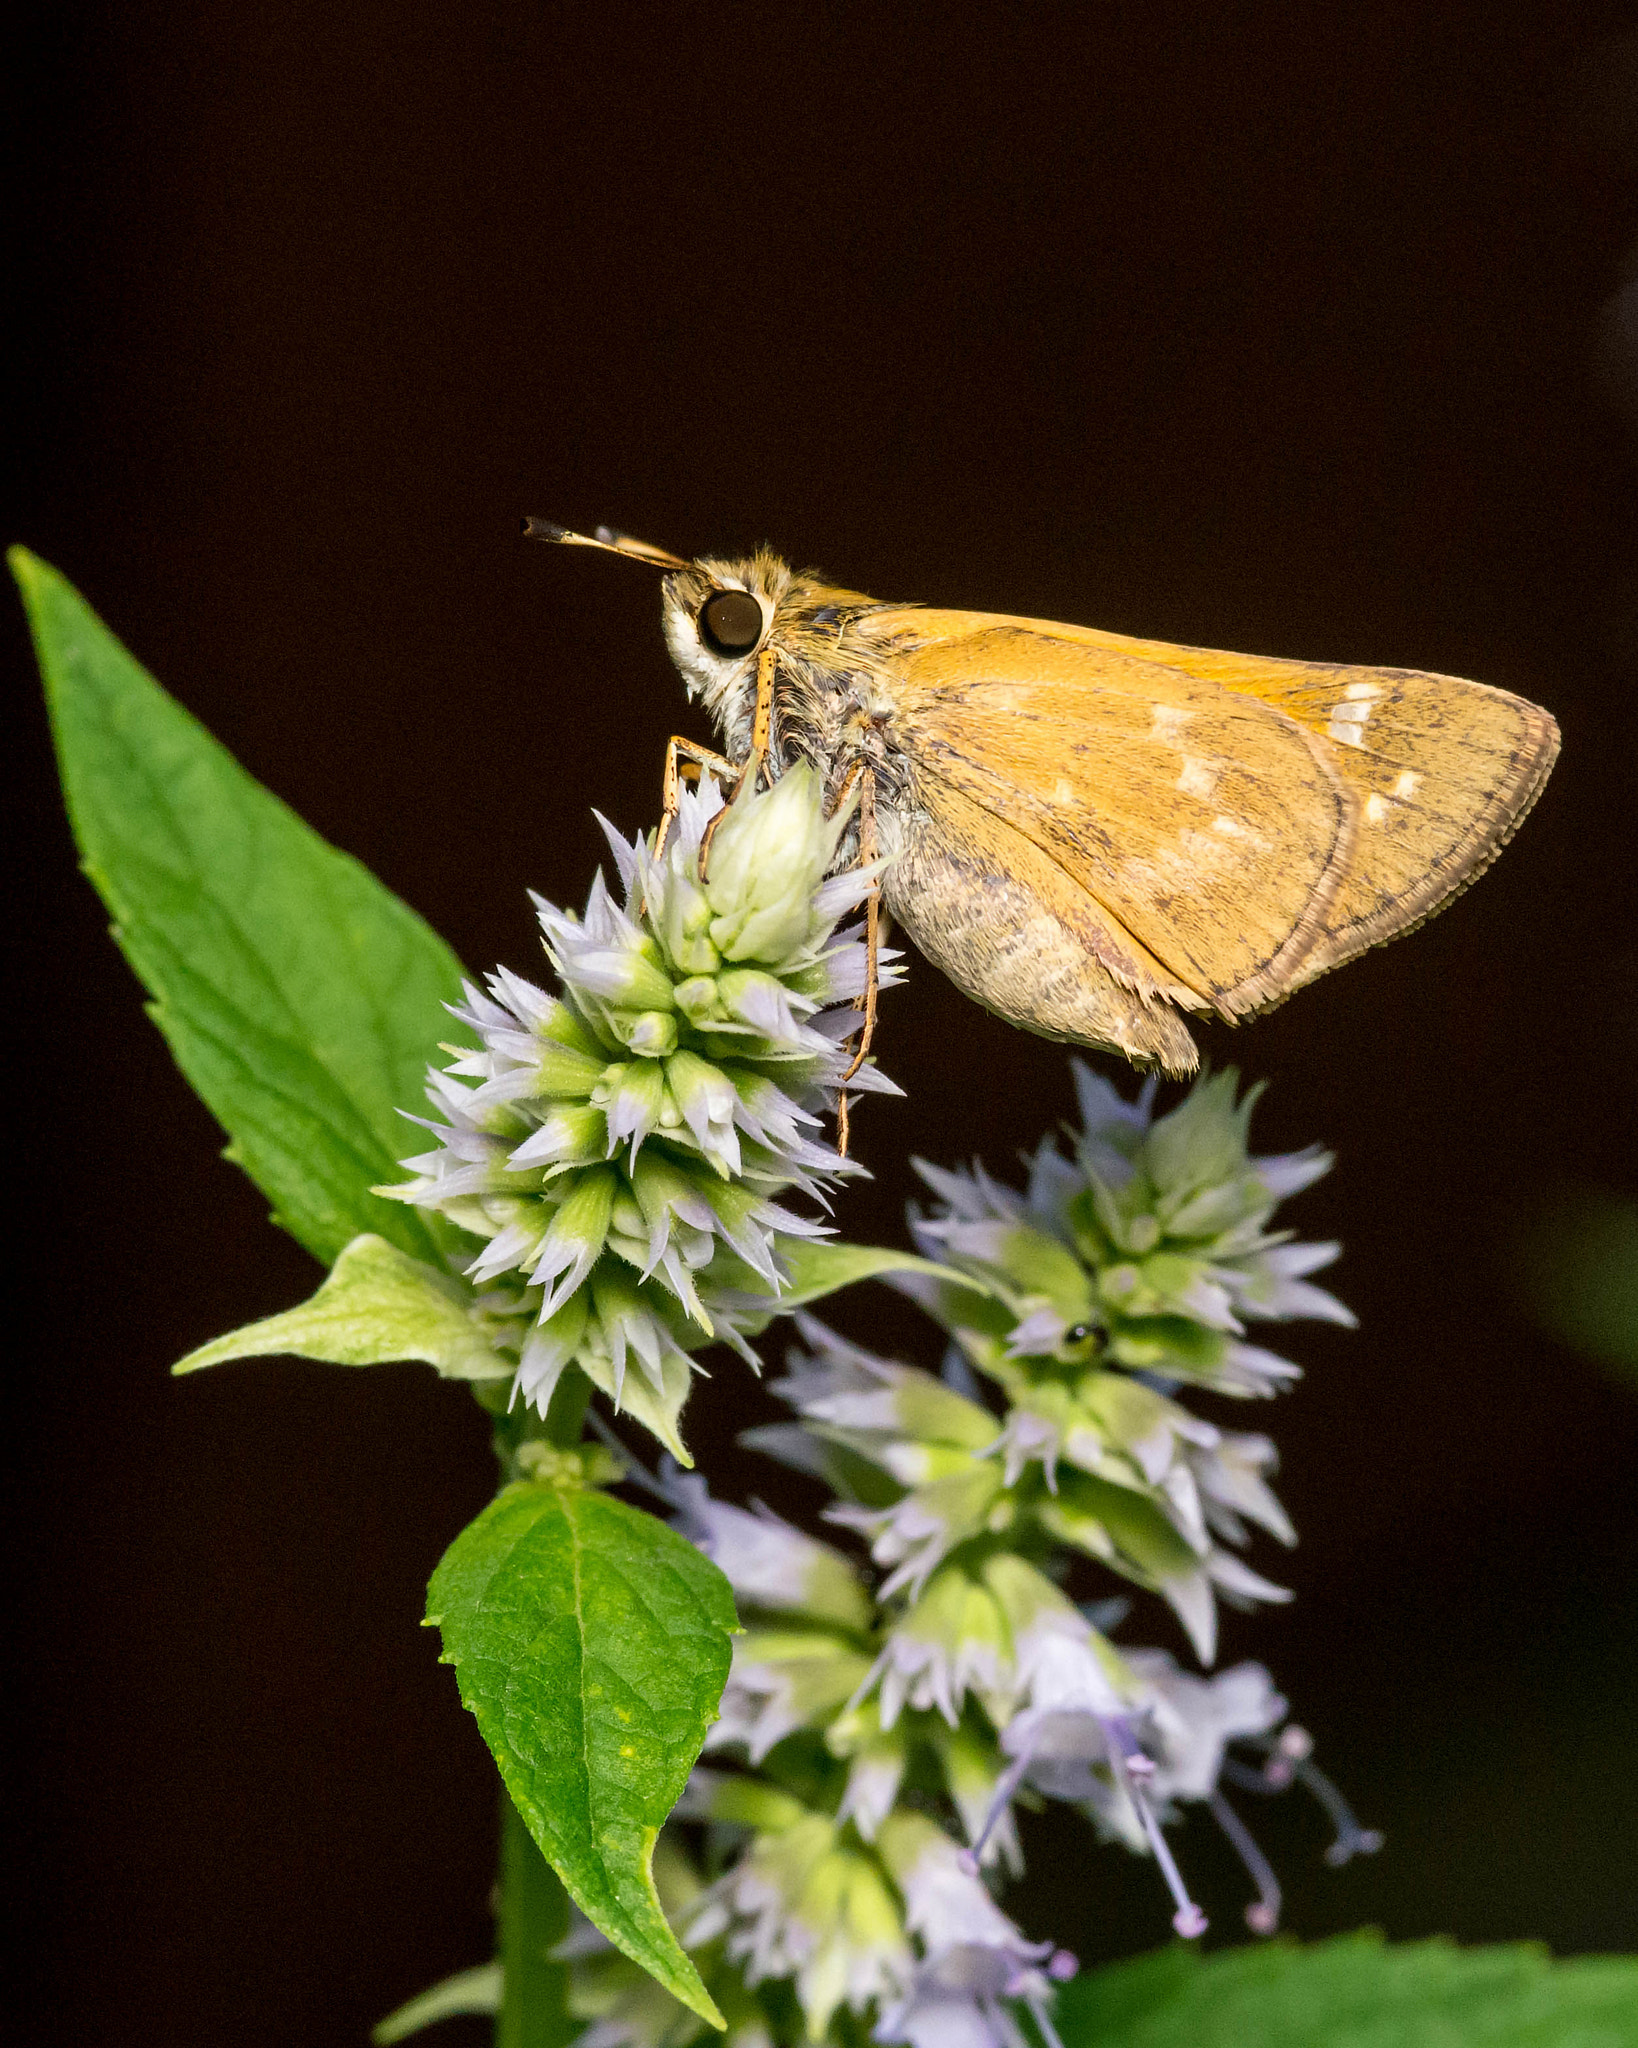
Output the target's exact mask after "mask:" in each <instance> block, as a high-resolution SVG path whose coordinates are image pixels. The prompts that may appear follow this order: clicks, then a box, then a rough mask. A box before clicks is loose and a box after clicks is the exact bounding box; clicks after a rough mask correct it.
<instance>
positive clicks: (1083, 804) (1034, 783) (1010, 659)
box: [895, 613, 1357, 1016]
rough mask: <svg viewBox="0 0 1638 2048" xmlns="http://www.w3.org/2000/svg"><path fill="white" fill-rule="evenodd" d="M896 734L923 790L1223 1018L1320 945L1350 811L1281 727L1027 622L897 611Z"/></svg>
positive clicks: (1255, 999)
mask: <svg viewBox="0 0 1638 2048" xmlns="http://www.w3.org/2000/svg"><path fill="white" fill-rule="evenodd" d="M903 620H904V624H905V626H906V627H907V628H908V629H909V631H910V632H911V633H913V634H914V636H915V640H916V641H917V642H918V643H919V644H916V645H914V646H909V647H905V648H904V649H903V652H902V654H901V657H900V660H899V662H898V663H896V664H895V668H896V681H897V687H898V694H899V719H898V724H899V729H900V731H901V732H902V734H903V740H904V744H905V747H906V749H907V751H908V753H909V754H910V756H911V757H912V759H913V760H914V761H915V763H916V765H917V771H918V775H919V776H920V777H922V778H923V779H926V780H937V781H940V782H943V783H945V784H947V785H948V786H950V787H952V788H955V789H958V790H960V791H961V792H962V793H963V794H965V795H966V796H968V797H969V798H970V799H972V800H973V802H975V803H976V804H978V805H980V806H981V807H983V808H984V809H985V810H987V811H989V812H992V813H993V814H995V815H996V816H998V817H1000V818H1002V819H1004V820H1006V821H1007V822H1008V823H1009V824H1011V825H1013V826H1014V827H1015V828H1016V829H1018V830H1019V831H1021V832H1022V833H1023V834H1024V835H1025V836H1026V837H1028V838H1029V839H1030V840H1031V841H1033V842H1034V844H1035V845H1036V846H1037V847H1039V848H1040V849H1041V850H1042V851H1043V852H1045V853H1047V854H1048V855H1049V856H1050V857H1051V858H1052V860H1053V861H1054V862H1055V863H1056V864H1057V865H1058V866H1059V867H1060V868H1061V869H1062V870H1063V871H1064V873H1065V874H1066V875H1067V876H1068V877H1069V878H1070V879H1071V880H1072V881H1074V882H1075V883H1077V884H1078V885H1079V886H1080V887H1081V888H1082V889H1083V890H1084V891H1085V892H1086V893H1087V894H1088V895H1090V896H1091V897H1092V898H1093V899H1094V901H1095V902H1096V903H1097V904H1098V905H1099V906H1101V908H1102V910H1103V911H1104V912H1105V913H1106V915H1107V916H1108V917H1110V918H1112V919H1113V920H1114V921H1115V922H1116V923H1117V924H1118V925H1119V926H1121V927H1123V928H1124V930H1125V931H1126V932H1128V933H1129V934H1131V936H1132V937H1133V938H1134V939H1136V940H1137V941H1138V943H1139V944H1140V945H1141V946H1142V947H1144V948H1146V949H1147V951H1148V952H1149V953H1151V954H1152V955H1153V956H1154V957H1155V958H1156V959H1157V960H1159V961H1160V962H1161V963H1162V965H1163V966H1164V968H1165V969H1166V970H1167V972H1168V973H1169V974H1170V975H1171V976H1172V977H1174V978H1175V979H1176V980H1177V981H1179V982H1181V983H1182V984H1183V985H1184V986H1185V987H1186V988H1188V989H1190V990H1192V991H1194V992H1195V994H1196V995H1197V996H1200V997H1202V998H1204V999H1205V1000H1206V1001H1208V1002H1209V1003H1210V1004H1211V1005H1212V1006H1213V1007H1215V1008H1217V1009H1218V1010H1220V1011H1221V1012H1222V1013H1224V1014H1225V1015H1230V1016H1233V1015H1240V1014H1244V1013H1245V1012H1246V1011H1248V1010H1250V1009H1253V1008H1256V1007H1258V1006H1260V1005H1261V1004H1262V1003H1264V1002H1266V1001H1268V1000H1270V998H1271V997H1272V995H1273V994H1274V993H1275V992H1276V991H1277V990H1279V989H1281V988H1283V987H1284V986H1285V985H1286V984H1287V983H1288V981H1289V978H1290V976H1291V975H1292V974H1294V973H1295V972H1296V971H1297V969H1298V967H1299V965H1300V963H1301V961H1302V959H1303V957H1304V956H1305V955H1306V953H1307V952H1308V950H1309V949H1310V948H1311V946H1312V945H1313V944H1314V943H1315V942H1316V940H1318V938H1319V937H1320V935H1321V932H1322V930H1323V920H1324V917H1325V915H1326V912H1327V910H1328V909H1329V907H1330V905H1331V903H1332V902H1333V900H1334V898H1335V896H1336V893H1337V890H1338V888H1339V886H1340V885H1341V883H1342V881H1343V879H1344V877H1345V875H1346V873H1347V862H1348V854H1349V849H1350V847H1351V844H1352V839H1353V834H1354V830H1355V811H1356V808H1357V806H1355V805H1354V804H1353V802H1352V801H1351V800H1350V798H1349V796H1348V793H1347V791H1346V789H1345V788H1344V786H1343V782H1342V779H1341V777H1340V776H1339V775H1338V774H1337V772H1336V770H1335V768H1334V767H1333V765H1332V763H1331V760H1330V758H1329V755H1330V752H1331V750H1330V749H1329V748H1328V747H1326V746H1324V745H1323V744H1316V743H1315V740H1314V738H1313V736H1312V735H1311V734H1310V733H1309V732H1308V731H1307V730H1305V729H1304V727H1303V726H1302V725H1301V724H1300V723H1299V722H1298V721H1296V720H1293V719H1292V718H1290V717H1288V716H1286V715H1285V714H1284V713H1283V712H1281V711H1279V710H1277V709H1275V708H1273V707H1271V706H1268V705H1265V704H1262V703H1259V702H1258V701H1256V700H1255V699H1254V698H1251V697H1248V696H1243V695H1236V694H1235V693H1233V692H1230V691H1228V690H1225V689H1223V688H1222V687H1221V686H1220V685H1219V684H1216V683H1214V682H1211V681H1207V680H1205V679H1203V678H1200V677H1196V676H1191V675H1188V674H1186V673H1184V672H1183V671H1182V670H1180V669H1178V668H1175V667H1171V666H1168V665H1166V664H1164V663H1162V662H1159V661H1155V660H1153V659H1150V658H1147V657H1143V656H1135V655H1129V654H1125V653H1122V652H1117V651H1115V650H1111V649H1105V648H1099V647H1095V646H1089V645H1085V644H1082V643H1080V642H1078V641H1077V640H1076V639H1074V638H1072V637H1070V636H1068V635H1066V634H1062V633H1060V632H1059V631H1058V630H1056V629H1054V628H1053V627H1051V626H1046V625H1042V624H1038V623H1037V622H1035V621H1030V620H1011V619H998V618H988V617H983V616H979V615H974V614H971V613H917V614H908V613H907V614H904V615H903Z"/></svg>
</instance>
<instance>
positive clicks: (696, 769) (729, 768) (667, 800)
mask: <svg viewBox="0 0 1638 2048" xmlns="http://www.w3.org/2000/svg"><path fill="white" fill-rule="evenodd" d="M707 768H709V769H710V770H711V771H712V773H713V774H715V775H716V776H717V777H718V778H719V779H720V780H721V781H723V782H728V781H731V780H732V778H733V775H734V765H733V763H732V762H731V761H728V760H725V759H724V758H723V756H722V755H721V754H715V753H713V752H712V751H711V749H710V748H709V747H702V746H701V745H700V744H699V742H698V741H697V740H689V739H684V738H683V736H682V735H681V733H673V734H672V735H671V737H670V739H668V740H667V741H666V743H665V781H664V784H663V785H662V788H661V793H660V829H659V831H658V832H657V833H656V834H655V838H654V858H655V859H656V860H658V859H659V858H660V856H661V855H662V854H663V853H664V852H665V848H666V841H667V840H668V839H669V838H670V837H671V828H672V826H673V825H674V824H675V823H676V822H677V813H678V811H679V810H680V809H681V808H682V785H683V778H684V777H685V776H690V777H692V778H693V780H695V781H698V780H699V777H700V775H701V773H702V772H703V771H704V770H705V769H707Z"/></svg>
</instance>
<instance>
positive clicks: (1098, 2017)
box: [1055, 1933, 1638, 2048]
mask: <svg viewBox="0 0 1638 2048" xmlns="http://www.w3.org/2000/svg"><path fill="white" fill-rule="evenodd" d="M1055 2018H1056V2022H1057V2027H1058V2031H1059V2033H1060V2034H1061V2035H1062V2037H1063V2043H1064V2048H1253V2044H1255V2048H1638V1959H1634V1958H1631V1957H1625V1956H1607V1957H1606V1956H1594V1957H1586V1958H1582V1959H1579V1960H1576V1961H1572V1962H1563V1963H1556V1962H1554V1961H1552V1959H1551V1958H1550V1957H1549V1956H1548V1955H1547V1954H1546V1953H1545V1952H1544V1951H1543V1950H1541V1949H1538V1948H1534V1947H1526V1946H1511V1947H1505V1948H1473V1949H1459V1948H1457V1947H1455V1946H1454V1945H1453V1944H1452V1943H1450V1942H1445V1941H1422V1942H1413V1943H1407V1944H1405V1945H1404V1946H1402V1947H1395V1948H1390V1947H1388V1946H1386V1945H1385V1944H1384V1943H1383V1941H1382V1939H1381V1937H1380V1936H1379V1935H1375V1934H1370V1933H1366V1934H1352V1935H1345V1936H1343V1937H1341V1938H1340V1939H1339V1940H1336V1941H1327V1942H1322V1943H1320V1944H1318V1945H1317V1946H1316V1947H1313V1948H1297V1947H1294V1946H1292V1945H1289V1944H1287V1943H1284V1942H1279V1943H1273V1944H1270V1945H1268V1946H1259V1947H1257V1948H1238V1949H1230V1950H1228V1951H1226V1952H1225V1953H1222V1954H1219V1955H1214V1956H1208V1957H1202V1956H1200V1955H1199V1954H1198V1953H1197V1952H1196V1951H1195V1950H1193V1949H1185V1948H1171V1949H1162V1950H1161V1951H1159V1952H1158V1953H1157V1954H1155V1955H1149V1956H1140V1957H1138V1958H1137V1960H1136V1961H1134V1962H1130V1963H1116V1964H1113V1965H1111V1966H1109V1967H1108V1968H1106V1969H1102V1970H1095V1971H1092V1972H1090V1973H1089V1974H1088V1975H1087V1976H1085V1977H1081V1978H1079V1979H1077V1980H1076V1981H1075V1982H1074V1983H1073V1984H1070V1985H1068V1986H1066V1987H1065V1989H1064V1990H1063V1991H1062V1992H1061V1993H1060V1994H1059V1997H1058V2004H1057V2012H1056V2015H1055Z"/></svg>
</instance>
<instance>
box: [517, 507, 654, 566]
mask: <svg viewBox="0 0 1638 2048" xmlns="http://www.w3.org/2000/svg"><path fill="white" fill-rule="evenodd" d="M523 535H524V538H525V540H549V541H554V542H555V543H556V544H557V545H558V546H559V547H566V548H601V549H602V550H603V552H604V553H605V554H609V555H624V556H625V557H626V559H627V561H629V562H646V563H647V564H648V565H649V567H650V568H653V569H686V568H687V567H688V563H687V562H686V561H685V560H684V558H683V557H682V556H681V555H674V554H673V553H672V552H671V550H670V549H669V548H657V547H655V546H654V545H653V543H652V542H651V541H646V540H634V539H633V538H632V537H631V535H630V534H629V533H616V532H615V530H614V528H613V527H612V526H600V527H599V528H598V529H597V531H596V533H595V534H586V533H571V532H570V531H569V529H568V527H566V526H559V525H557V524H556V523H555V521H553V520H550V519H534V518H526V519H525V520H524V522H523Z"/></svg>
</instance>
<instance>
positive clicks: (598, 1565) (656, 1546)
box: [427, 1484, 736, 2026]
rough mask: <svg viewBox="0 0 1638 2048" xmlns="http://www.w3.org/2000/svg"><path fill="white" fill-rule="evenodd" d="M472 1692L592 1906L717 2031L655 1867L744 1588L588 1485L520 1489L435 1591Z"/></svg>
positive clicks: (492, 1743) (435, 1583)
mask: <svg viewBox="0 0 1638 2048" xmlns="http://www.w3.org/2000/svg"><path fill="white" fill-rule="evenodd" d="M427 1619H428V1621H429V1622H432V1623H435V1624H436V1625H437V1626H438V1627H439V1628H440V1629H441V1630H442V1632H443V1640H444V1657H445V1660H446V1661H447V1662H449V1663H452V1664H454V1666H455V1667H456V1675H457V1677H458V1679H459V1681H460V1688H461V1698H462V1699H463V1701H464V1702H465V1703H466V1705H467V1706H468V1707H469V1708H470V1709H471V1710H472V1712H473V1713H474V1714H475V1715H476V1716H477V1720H478V1726H479V1728H480V1729H481V1730H482V1731H483V1736H484V1740H485V1741H486V1742H487V1743H488V1744H489V1747H490V1749H491V1750H492V1751H493V1752H494V1755H495V1760H496V1762H497V1763H498V1764H499V1765H500V1771H501V1776H502V1778H503V1779H504V1780H505V1782H506V1788H507V1790H508V1791H509V1792H510V1794H511V1795H512V1801H513V1804H514V1805H515V1806H516V1807H517V1810H518V1812H519V1813H520V1814H521V1815H522V1817H523V1819H524V1820H525V1821H526V1822H527V1823H528V1826H529V1831H530V1833H531V1834H532V1835H533V1837H534V1839H535V1841H536V1842H537V1843H538V1844H539V1845H540V1848H541V1851H542V1853H543V1854H544V1856H545V1857H546V1860H547V1861H548V1862H549V1863H550V1864H551V1866H552V1868H553V1869H554V1870H556V1871H557V1873H558V1875H559V1876H560V1877H561V1878H562V1880H563V1882H564V1884H565V1886H566V1887H567V1888H568V1892H569V1895H570V1897H571V1898H572V1899H573V1900H574V1901H575V1903H576V1905H578V1906H579V1907H580V1909H581V1911H582V1912H584V1913H585V1914H586V1916H587V1918H588V1919H590V1920H591V1921H592V1922H593V1923H594V1924H595V1925H596V1926H597V1927H599V1928H601V1929H602V1931H603V1933H604V1934H605V1935H607V1936H608V1938H609V1940H610V1941H612V1942H613V1943H614V1944H615V1946H616V1947H618V1948H620V1949H621V1950H623V1951H624V1952H625V1954H627V1955H628V1956H630V1957H631V1958H632V1960H633V1961H634V1962H637V1963H640V1964H641V1965H642V1966H643V1968H644V1969H646V1970H648V1971H650V1972H651V1973H652V1975H654V1976H655V1977H657V1978H658V1979H659V1981H660V1982H661V1983H662V1984H663V1985H665V1987H666V1989H667V1990H669V1991H670V1992H671V1993H672V1994H673V1995H674V1996H675V1997H677V1998H679V1999H681V2000H682V2002H683V2003H684V2004H685V2005H687V2006H688V2007H689V2008H690V2009H691V2010H692V2011H694V2012H697V2013H698V2014H700V2016H701V2017H702V2018H704V2019H708V2020H710V2021H711V2023H712V2024H713V2025H717V2026H720V2025H721V2024H722V2021H721V2016H720V2015H719V2013H718V2012H717V2009H716V2006H715V2005H714V2004H713V2002H712V2000H711V1997H710V1995H709V1993H708V1992H707V1991H706V1989H705V1987H704V1985H703V1984H702V1983H701V1982H700V1978H699V1973H698V1972H697V1971H696V1970H695V1968H694V1965H693V1964H692V1963H691V1962H690V1961H689V1959H688V1957H687V1956H686V1955H685V1954H684V1953H683V1951H682V1949H681V1948H680V1947H679V1946H678V1944H677V1941H676V1938H675V1936H674V1935H673V1934H672V1932H671V1929H670V1928H669V1927H668V1926H667V1924H666V1920H665V1915H664V1913H663V1912H662V1911H661V1908H660V1902H659V1898H658V1896H657V1894H656V1892H655V1889H654V1879H653V1874H652V1861H653V1854H654V1843H655V1839H656V1837H657V1835H658V1833H659V1830H660V1826H661V1824H662V1823H663V1821H664V1820H665V1818H666V1816H667V1815H668V1814H669V1813H670V1811H671V1809H672V1807H673V1806H674V1805H675V1804H676V1803H677V1800H678V1798H679V1797H680V1796H681V1793H682V1789H683V1786H684V1785H685V1784H686V1783H687V1780H688V1773H689V1770H690V1769H691V1767H692V1765H693V1763H694V1760H695V1758H696V1757H697V1756H698V1755H699V1752H700V1746H701V1744H702V1743H703V1742H704V1740H705V1732H706V1729H707V1728H708V1727H709V1725H710V1723H711V1722H712V1720H713V1719H714V1718H715V1715H716V1709H717V1702H718V1700H719V1699H720V1698H721V1695H722V1687H723V1683H724V1680H725V1679H726V1678H727V1675H728V1662H729V1634H730V1632H731V1631H732V1630H733V1629H734V1627H735V1626H736V1622H735V1616H734V1602H733V1595H732V1594H731V1593H730V1591H729V1589H728V1582H727V1580H726V1579H725V1578H724V1577H723V1576H722V1574H721V1573H720V1572H719V1571H718V1570H717V1568H716V1566H715V1565H713V1564H711V1563H710V1562H709V1561H708V1560H707V1559H706V1558H705V1557H703V1556H702V1555H701V1553H700V1552H699V1551H698V1550H696V1549H695V1548H694V1546H693V1545H692V1544H691V1543H689V1542H687V1541H685V1539H684V1538H682V1537H681V1536H678V1535H676V1534H675V1533H674V1532H673V1531H672V1530H670V1529H668V1528H667V1527H666V1526H665V1524H664V1523H662V1522H660V1521H657V1520H656V1519H655V1518H654V1517H653V1516H652V1515H646V1514H642V1513H640V1512H639V1511H638V1510H637V1509H635V1508H629V1507H626V1506H625V1505H624V1504H623V1503H621V1502H619V1501H615V1500H610V1499H609V1498H608V1497H607V1496H606V1495H604V1494H600V1493H595V1492H591V1491H589V1490H585V1489H582V1488H580V1487H577V1486H574V1485H572V1484H571V1485H563V1486H540V1485H530V1484H523V1485H517V1486H511V1487H508V1488H507V1489H506V1491H505V1492H504V1493H502V1494H501V1495H500V1496H499V1497H498V1498H497V1499H496V1500H495V1501H493V1502H491V1504H490V1505H489V1507H487V1508H486V1509H485V1510H484V1512H483V1513H482V1514H481V1515H479V1517H478V1518H477V1520H476V1521H475V1522H472V1523H471V1524H470V1525H469V1526H468V1527H467V1528H466V1529H464V1530H463V1531H462V1532H461V1534H460V1535H459V1536H457V1537H456V1539H455V1541H454V1542H453V1543H452V1544H451V1545H450V1547H449V1549H448V1551H447V1552H446V1553H445V1555H444V1558H443V1561H442V1562H441V1563H440V1564H439V1566H438V1569H437V1571H436V1572H434V1574H433V1577H432V1584H431V1586H430V1587H429V1588H428V1595H427Z"/></svg>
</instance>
